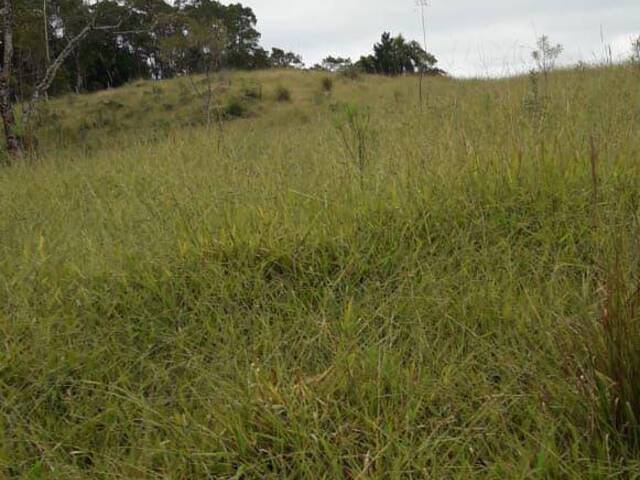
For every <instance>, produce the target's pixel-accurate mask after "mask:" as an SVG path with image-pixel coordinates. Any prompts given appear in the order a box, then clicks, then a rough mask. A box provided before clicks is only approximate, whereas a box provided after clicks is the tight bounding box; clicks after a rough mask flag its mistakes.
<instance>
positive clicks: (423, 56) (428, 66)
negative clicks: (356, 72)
mask: <svg viewBox="0 0 640 480" xmlns="http://www.w3.org/2000/svg"><path fill="white" fill-rule="evenodd" d="M437 63H438V60H437V59H436V57H435V56H433V55H432V54H431V53H429V52H426V51H425V50H424V48H422V46H420V44H419V43H418V42H417V41H415V40H413V41H410V42H407V41H406V40H405V38H404V37H403V36H402V35H398V36H396V37H392V36H391V33H389V32H384V33H383V34H382V37H381V38H380V42H378V43H376V44H375V45H374V46H373V53H372V54H370V55H366V56H363V57H360V60H358V62H357V63H356V66H357V67H359V68H360V70H362V71H364V72H366V73H377V74H382V75H401V74H405V73H416V72H422V73H426V74H442V73H444V72H443V71H442V70H440V69H439V68H437V67H436V64H437Z"/></svg>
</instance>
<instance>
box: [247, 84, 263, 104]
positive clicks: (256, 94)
mask: <svg viewBox="0 0 640 480" xmlns="http://www.w3.org/2000/svg"><path fill="white" fill-rule="evenodd" d="M242 94H243V96H244V97H245V98H247V99H249V100H262V85H249V86H247V87H245V88H244V89H243V91H242Z"/></svg>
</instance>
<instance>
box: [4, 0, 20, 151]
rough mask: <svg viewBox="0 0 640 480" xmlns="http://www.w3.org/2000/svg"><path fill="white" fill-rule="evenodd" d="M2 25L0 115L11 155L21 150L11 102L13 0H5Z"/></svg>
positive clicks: (7, 147)
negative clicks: (2, 53) (2, 49)
mask: <svg viewBox="0 0 640 480" xmlns="http://www.w3.org/2000/svg"><path fill="white" fill-rule="evenodd" d="M2 17H3V18H2V27H3V30H4V36H3V43H4V55H3V59H2V62H3V65H2V73H0V116H2V124H3V126H4V138H5V143H6V149H7V152H8V153H9V155H12V156H15V155H18V154H19V153H20V152H21V148H20V139H19V138H18V136H17V135H16V134H15V127H16V119H15V116H14V115H13V105H12V102H11V67H12V62H13V5H12V4H11V0H4V5H3V8H2Z"/></svg>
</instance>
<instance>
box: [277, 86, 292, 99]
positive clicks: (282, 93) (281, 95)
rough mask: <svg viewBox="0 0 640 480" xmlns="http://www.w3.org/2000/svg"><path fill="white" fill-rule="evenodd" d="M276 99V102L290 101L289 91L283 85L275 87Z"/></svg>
mask: <svg viewBox="0 0 640 480" xmlns="http://www.w3.org/2000/svg"><path fill="white" fill-rule="evenodd" d="M276 100H277V101H278V102H290V101H291V91H290V90H289V89H288V88H286V87H283V86H279V87H278V88H276Z"/></svg>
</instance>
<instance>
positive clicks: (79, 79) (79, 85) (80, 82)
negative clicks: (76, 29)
mask: <svg viewBox="0 0 640 480" xmlns="http://www.w3.org/2000/svg"><path fill="white" fill-rule="evenodd" d="M74 60H75V64H76V93H82V91H83V90H84V75H82V65H81V63H80V49H78V48H76V51H75V55H74Z"/></svg>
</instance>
